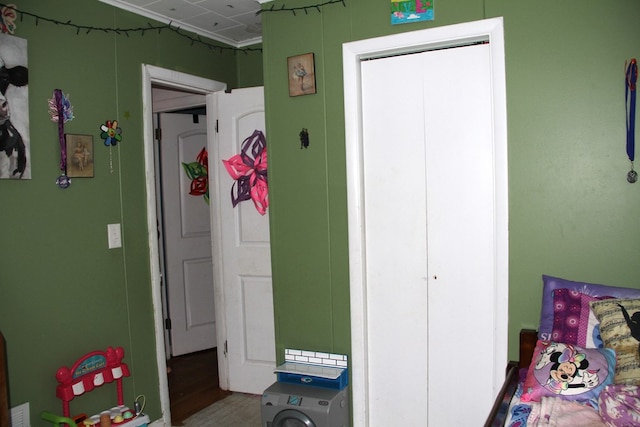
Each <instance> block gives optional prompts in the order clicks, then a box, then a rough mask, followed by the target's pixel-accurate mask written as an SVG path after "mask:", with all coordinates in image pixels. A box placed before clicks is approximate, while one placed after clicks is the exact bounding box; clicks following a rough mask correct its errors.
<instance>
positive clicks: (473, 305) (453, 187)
mask: <svg viewBox="0 0 640 427" xmlns="http://www.w3.org/2000/svg"><path fill="white" fill-rule="evenodd" d="M361 69H362V104H363V105H362V109H363V142H362V146H363V150H362V151H363V159H362V165H363V191H364V194H363V196H364V197H363V199H364V208H363V212H364V221H363V227H364V236H365V238H364V240H365V242H364V245H365V252H366V265H365V266H364V269H365V272H364V274H365V283H366V292H365V295H366V321H365V322H366V330H367V336H366V341H367V352H366V353H367V369H368V375H367V378H368V381H369V384H368V397H367V399H368V407H369V410H370V413H369V419H370V420H371V424H370V425H371V426H373V427H376V426H391V425H423V426H424V425H429V426H432V427H440V426H453V425H480V423H481V421H482V420H484V419H485V417H486V416H487V414H488V413H489V411H490V409H491V403H492V400H493V383H494V378H495V372H494V355H493V353H494V349H495V343H494V341H493V337H494V334H493V329H494V314H495V297H494V289H495V285H494V284H495V282H496V271H495V270H496V268H495V265H496V262H495V256H496V247H495V245H496V243H495V194H494V192H495V186H494V152H493V142H492V141H493V139H492V99H491V93H492V92H491V79H490V77H491V73H490V50H489V47H488V45H487V44H477V45H472V46H465V47H456V48H449V49H442V50H434V51H429V52H422V53H415V54H407V55H401V56H393V57H387V58H380V59H373V60H368V61H363V62H362V68H361ZM425 420H428V424H427V423H426V422H425Z"/></svg>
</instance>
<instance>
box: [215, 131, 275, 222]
mask: <svg viewBox="0 0 640 427" xmlns="http://www.w3.org/2000/svg"><path fill="white" fill-rule="evenodd" d="M222 163H224V167H225V168H226V169H227V172H229V175H231V178H233V179H234V180H235V182H234V183H233V186H232V187H231V204H232V205H233V207H234V208H235V207H236V206H237V205H238V203H240V202H243V201H245V200H249V199H251V200H253V204H254V205H255V207H256V210H257V211H258V212H259V213H260V215H264V214H266V213H267V207H269V186H268V182H267V140H266V138H265V136H264V134H263V133H262V132H261V131H259V130H257V129H256V130H255V131H253V133H252V134H251V136H249V137H248V138H247V139H245V140H244V141H243V142H242V146H241V148H240V154H236V155H235V156H233V157H231V158H230V159H229V160H223V161H222Z"/></svg>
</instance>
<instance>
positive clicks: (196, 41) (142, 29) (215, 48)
mask: <svg viewBox="0 0 640 427" xmlns="http://www.w3.org/2000/svg"><path fill="white" fill-rule="evenodd" d="M2 7H4V8H7V9H12V10H13V11H15V12H16V13H17V14H18V15H19V17H20V22H22V21H23V20H24V17H25V16H28V17H30V18H33V19H35V21H36V26H37V25H39V24H40V21H45V22H49V23H52V24H55V25H62V26H65V27H71V28H75V30H76V35H79V34H80V32H81V31H82V32H84V33H85V34H89V33H90V32H92V31H101V32H104V33H115V34H118V35H122V34H124V35H125V36H127V37H129V34H130V33H138V34H140V35H142V36H144V34H145V33H146V32H147V31H158V34H160V33H161V32H162V31H163V30H169V31H173V32H174V33H176V34H178V35H179V36H181V37H184V38H185V39H187V40H189V41H190V42H191V45H192V46H193V45H194V44H200V45H203V46H205V47H208V48H209V49H210V50H213V51H216V52H218V53H222V52H224V51H232V52H234V53H236V52H242V53H245V54H248V53H249V52H262V48H234V47H227V46H218V45H214V44H211V43H208V42H206V41H205V40H203V39H202V38H200V37H198V36H195V37H194V36H191V35H189V34H185V33H183V32H182V31H181V30H180V27H176V26H173V25H172V22H169V24H163V25H151V24H150V23H147V27H138V28H111V27H93V26H89V25H78V24H74V23H72V22H71V20H69V21H59V20H57V19H53V18H47V17H44V16H40V15H36V14H35V13H31V12H27V11H24V10H19V9H17V8H16V7H15V6H14V5H11V4H5V3H0V8H2Z"/></svg>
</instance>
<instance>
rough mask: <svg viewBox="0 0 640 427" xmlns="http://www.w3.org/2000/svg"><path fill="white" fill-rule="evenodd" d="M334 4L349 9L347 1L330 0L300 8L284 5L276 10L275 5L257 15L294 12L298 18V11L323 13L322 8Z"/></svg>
mask: <svg viewBox="0 0 640 427" xmlns="http://www.w3.org/2000/svg"><path fill="white" fill-rule="evenodd" d="M334 3H342V6H344V7H347V4H346V2H345V0H329V1H326V2H324V3H318V4H312V5H309V6H298V7H285V5H284V4H283V5H282V6H281V7H279V8H276V7H275V5H271V8H269V9H262V10H259V11H258V12H256V15H260V14H261V13H267V12H292V13H293V15H294V16H296V11H297V10H298V11H300V10H303V11H304V13H305V14H309V10H314V9H315V10H317V11H318V12H320V13H321V12H322V11H321V10H320V8H322V7H324V6H328V5H331V4H334Z"/></svg>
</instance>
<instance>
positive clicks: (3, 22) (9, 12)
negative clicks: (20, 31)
mask: <svg viewBox="0 0 640 427" xmlns="http://www.w3.org/2000/svg"><path fill="white" fill-rule="evenodd" d="M16 9H17V7H16V5H15V4H8V5H6V6H3V7H2V8H1V9H0V30H2V32H3V33H5V34H13V32H14V31H15V30H16V24H15V20H16V17H17V14H16Z"/></svg>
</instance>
